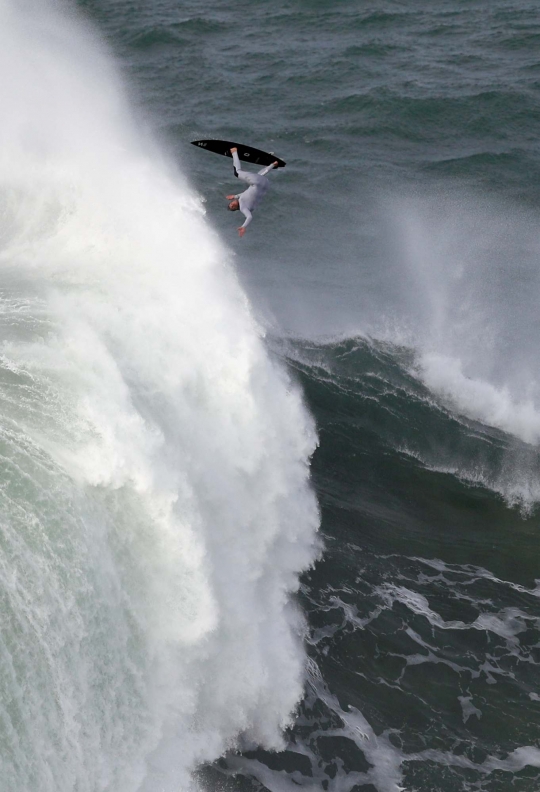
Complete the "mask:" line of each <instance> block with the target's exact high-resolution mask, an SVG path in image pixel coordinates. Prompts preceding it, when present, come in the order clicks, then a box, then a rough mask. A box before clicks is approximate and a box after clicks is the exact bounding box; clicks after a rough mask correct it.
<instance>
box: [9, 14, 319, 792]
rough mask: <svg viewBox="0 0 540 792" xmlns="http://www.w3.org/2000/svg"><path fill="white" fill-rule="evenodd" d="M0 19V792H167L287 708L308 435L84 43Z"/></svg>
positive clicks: (274, 724)
mask: <svg viewBox="0 0 540 792" xmlns="http://www.w3.org/2000/svg"><path fill="white" fill-rule="evenodd" d="M68 10H69V9H68ZM0 17H1V20H2V25H1V33H0V37H1V40H2V47H0V61H1V65H2V68H1V69H0V74H2V75H3V77H2V78H0V86H1V90H2V100H3V108H4V118H5V120H6V121H5V123H4V124H3V125H2V129H1V132H0V143H1V146H0V201H1V207H2V212H1V217H0V234H1V247H0V267H1V273H2V289H1V292H2V294H1V299H2V301H1V315H0V319H1V325H2V331H3V332H2V350H1V355H2V357H1V364H2V365H1V370H0V400H1V404H2V419H1V436H0V437H1V443H2V448H1V454H2V473H1V489H0V493H1V499H0V502H1V514H2V523H1V524H2V529H1V534H0V537H1V538H0V592H1V598H2V603H1V606H2V614H3V620H4V623H3V629H2V637H1V640H0V686H1V689H2V695H1V702H2V704H1V705H0V743H1V745H2V757H3V760H2V778H3V784H4V785H5V788H6V789H7V790H15V789H16V790H36V789H39V790H40V791H42V792H49V790H51V792H52V790H55V792H64V791H65V792H68V790H69V791H70V792H71V790H73V789H78V790H80V792H90V791H92V792H95V791H96V790H105V789H111V790H112V789H114V790H115V792H124V790H125V792H132V790H137V789H139V788H141V789H148V790H150V789H156V788H159V789H160V790H169V789H171V790H172V789H175V790H177V789H185V788H189V787H190V786H191V784H192V781H191V773H192V771H193V769H194V768H195V767H196V766H197V764H198V763H200V762H203V761H207V760H212V759H214V758H216V757H217V756H219V755H220V754H221V753H222V752H223V751H224V750H225V749H227V748H230V747H233V746H234V745H235V742H236V740H237V738H238V736H239V735H240V734H244V735H246V736H247V738H248V739H249V740H251V741H252V742H256V743H260V744H262V745H265V746H267V747H274V748H275V747H279V746H280V744H281V731H282V729H283V728H284V727H285V726H286V725H287V723H288V722H289V720H290V717H291V713H292V712H293V710H294V708H295V706H296V704H297V702H298V700H299V697H300V696H301V693H302V689H303V679H304V671H303V667H304V653H303V648H302V633H303V621H302V618H301V615H300V614H299V612H298V610H297V609H296V607H295V605H294V603H293V602H292V600H291V595H292V594H293V593H294V591H295V590H296V589H297V587H298V575H299V573H300V572H301V570H303V569H305V568H306V567H308V566H309V565H310V564H311V563H312V562H313V560H314V558H315V556H316V553H317V541H316V530H317V526H318V510H317V505H316V502H315V498H314V496H313V493H312V491H311V489H310V486H309V458H310V455H311V454H312V452H313V450H314V447H315V443H316V435H315V431H314V427H313V423H312V421H311V419H310V417H309V415H308V414H307V412H306V410H305V408H304V406H303V402H302V397H301V394H300V393H299V391H298V389H297V387H296V386H295V385H294V384H293V383H292V382H291V380H290V379H289V377H288V375H287V373H286V372H285V371H284V370H283V369H282V368H280V367H279V366H277V365H276V364H275V363H274V362H272V360H271V359H270V358H269V357H268V355H267V353H266V351H265V347H264V343H263V340H262V338H261V331H260V329H259V328H258V327H257V325H256V323H255V321H254V319H253V317H252V315H251V312H250V306H249V304H248V303H247V300H246V298H245V296H244V294H243V292H242V290H241V288H240V287H239V285H238V283H237V281H236V278H235V275H234V271H233V269H232V267H231V265H230V262H229V261H228V254H227V252H226V251H225V250H224V249H223V247H222V246H221V244H220V243H219V240H218V239H217V237H216V235H215V233H213V232H212V230H211V229H210V228H209V226H208V225H207V223H206V221H205V219H204V217H203V212H202V209H201V206H200V203H199V201H198V200H197V199H196V197H195V196H194V195H193V193H192V192H191V191H190V190H189V188H188V187H187V186H186V184H185V182H184V180H183V178H182V177H181V175H180V174H179V173H178V172H177V170H176V169H175V168H174V167H173V166H172V165H171V164H170V162H168V160H167V158H166V157H165V156H163V155H162V154H161V153H160V152H159V150H158V148H157V147H156V146H155V145H154V144H153V143H152V142H151V141H149V140H148V139H147V138H148V135H146V134H143V133H139V132H138V131H137V129H136V124H135V123H134V121H133V120H132V118H131V116H130V112H129V108H128V104H127V102H126V100H125V98H124V95H123V92H122V88H121V85H120V81H119V79H118V76H117V74H116V73H115V69H114V66H113V65H112V64H111V62H110V60H109V58H108V56H107V54H106V53H104V51H103V48H102V46H101V44H100V43H99V41H98V40H97V38H96V36H95V34H94V33H93V32H92V31H91V30H89V29H88V28H87V27H85V26H84V25H83V24H82V23H81V22H80V20H77V19H76V18H74V16H73V13H72V12H71V11H70V13H69V14H68V13H67V10H66V9H65V8H63V7H61V6H60V7H59V6H58V4H55V5H54V6H53V5H52V4H51V5H48V4H43V3H40V4H33V3H28V4H25V5H24V6H22V5H20V4H17V5H16V4H14V3H13V4H12V3H11V2H7V0H2V1H1V2H0Z"/></svg>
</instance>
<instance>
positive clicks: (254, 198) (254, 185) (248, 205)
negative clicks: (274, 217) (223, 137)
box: [232, 151, 274, 228]
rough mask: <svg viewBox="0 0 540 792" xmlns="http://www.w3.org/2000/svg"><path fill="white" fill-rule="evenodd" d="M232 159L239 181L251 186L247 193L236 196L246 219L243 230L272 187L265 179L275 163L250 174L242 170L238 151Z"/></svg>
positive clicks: (234, 152)
mask: <svg viewBox="0 0 540 792" xmlns="http://www.w3.org/2000/svg"><path fill="white" fill-rule="evenodd" d="M232 158H233V162H234V170H235V173H236V175H237V176H238V178H239V179H242V181H245V182H247V183H248V184H249V187H248V188H247V190H245V192H243V193H239V194H238V195H235V196H234V197H235V198H238V203H239V204H240V211H241V212H242V214H243V215H244V216H245V218H246V219H245V220H244V225H243V226H242V228H245V227H246V226H248V225H249V224H250V223H251V217H252V215H251V213H252V212H253V210H254V209H256V208H257V206H258V205H259V204H260V202H261V199H262V198H263V196H264V195H265V193H266V192H267V191H268V188H269V187H270V182H269V181H268V179H267V178H266V177H265V174H267V173H268V171H271V170H272V168H273V167H274V163H272V165H268V167H267V168H263V169H262V170H260V171H259V172H258V173H250V172H249V171H243V170H242V166H241V165H240V160H239V159H238V153H237V152H236V151H233V155H232Z"/></svg>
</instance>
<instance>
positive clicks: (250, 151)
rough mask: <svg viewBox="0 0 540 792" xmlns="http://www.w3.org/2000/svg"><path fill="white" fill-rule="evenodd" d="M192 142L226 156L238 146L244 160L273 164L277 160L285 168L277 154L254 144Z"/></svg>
mask: <svg viewBox="0 0 540 792" xmlns="http://www.w3.org/2000/svg"><path fill="white" fill-rule="evenodd" d="M191 143H192V144H193V145H194V146H199V148H203V149H206V150H207V151H213V152H214V153H215V154H223V155H224V156H225V157H231V158H232V154H231V149H232V148H234V147H235V146H236V148H237V149H238V158H239V159H240V160H242V162H252V163H253V164H254V165H263V166H264V165H271V164H272V163H273V162H277V167H278V168H284V167H285V162H283V160H282V159H280V158H279V157H276V155H275V154H272V153H270V154H269V153H268V152H267V151H261V150H260V149H256V148H252V146H243V145H242V143H233V142H232V141H231V140H192V141H191Z"/></svg>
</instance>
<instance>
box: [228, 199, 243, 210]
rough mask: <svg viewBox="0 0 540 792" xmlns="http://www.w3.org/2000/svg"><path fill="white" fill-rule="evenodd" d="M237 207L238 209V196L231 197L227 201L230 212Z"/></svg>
mask: <svg viewBox="0 0 540 792" xmlns="http://www.w3.org/2000/svg"><path fill="white" fill-rule="evenodd" d="M238 209H240V202H239V200H238V198H233V200H232V201H230V202H229V210H230V211H231V212H237V211H238Z"/></svg>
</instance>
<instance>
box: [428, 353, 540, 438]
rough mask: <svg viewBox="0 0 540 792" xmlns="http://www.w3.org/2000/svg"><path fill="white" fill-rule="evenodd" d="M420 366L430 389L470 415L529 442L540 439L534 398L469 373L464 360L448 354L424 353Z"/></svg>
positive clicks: (538, 411) (539, 417)
mask: <svg viewBox="0 0 540 792" xmlns="http://www.w3.org/2000/svg"><path fill="white" fill-rule="evenodd" d="M419 368H420V372H421V376H422V380H423V381H424V382H425V384H426V385H427V386H428V387H429V388H430V389H431V390H433V391H434V392H435V393H437V394H439V395H440V396H442V397H443V398H445V399H446V400H448V401H449V402H451V403H452V405H453V406H454V408H455V409H457V410H459V411H460V412H463V413H464V414H466V415H467V416H469V417H470V418H474V419H476V420H478V421H481V422H482V423H485V424H488V425H489V426H494V427H496V428H498V429H502V430H503V431H505V432H508V433H509V434H513V435H515V436H516V437H519V438H520V439H521V440H523V441H524V442H526V443H532V444H536V443H538V441H539V440H540V410H539V409H538V407H537V406H536V404H535V403H534V401H533V400H532V399H525V400H519V399H516V398H515V396H513V395H512V394H511V393H510V391H509V390H508V388H505V387H496V386H494V385H492V384H491V383H490V382H488V381H486V380H483V379H481V378H473V377H470V376H466V375H465V374H464V373H463V366H462V363H461V361H460V360H459V359H457V358H453V357H450V356H448V355H441V354H436V353H424V354H421V356H420V358H419Z"/></svg>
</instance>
